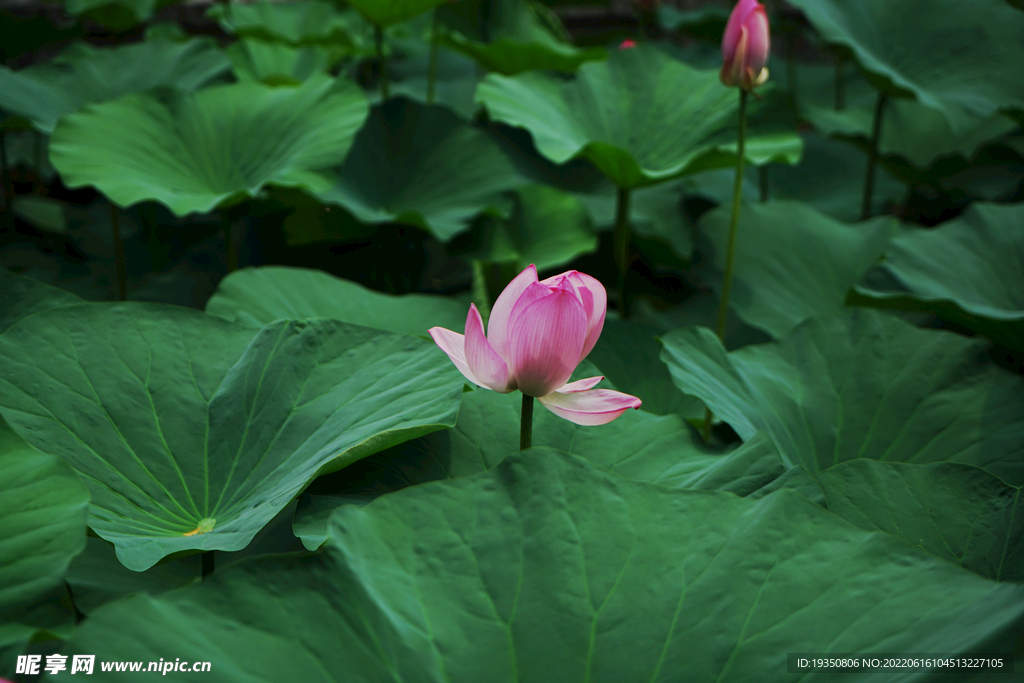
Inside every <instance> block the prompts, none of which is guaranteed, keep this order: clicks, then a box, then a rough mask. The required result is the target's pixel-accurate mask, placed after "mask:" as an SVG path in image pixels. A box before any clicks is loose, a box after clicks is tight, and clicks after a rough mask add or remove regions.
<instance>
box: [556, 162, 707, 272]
mask: <svg viewBox="0 0 1024 683" xmlns="http://www.w3.org/2000/svg"><path fill="white" fill-rule="evenodd" d="M701 175H703V174H701ZM683 182H684V181H674V182H673V181H669V182H665V183H659V184H657V185H651V186H649V187H638V188H636V189H634V190H631V191H630V194H629V227H630V229H631V230H632V231H633V233H634V234H637V235H640V236H641V237H647V238H650V239H654V240H657V241H658V242H660V243H662V244H664V245H665V246H667V247H668V248H669V249H671V250H672V252H673V253H674V254H675V255H676V256H678V257H679V258H680V259H682V260H683V261H684V262H687V261H689V260H690V256H691V255H692V252H693V240H692V239H691V237H690V229H689V227H688V225H687V221H686V218H685V216H684V215H683V209H682V202H683V195H682V188H683ZM617 195H618V193H617V192H616V190H615V186H614V185H612V184H611V183H608V182H604V183H601V185H600V186H598V187H595V188H594V189H593V190H592V191H590V192H585V193H584V192H581V193H579V194H577V195H576V196H577V197H579V198H580V199H581V200H582V201H583V204H584V206H586V207H587V211H588V212H589V213H590V215H591V216H592V217H593V219H594V223H595V224H596V225H597V227H598V228H601V229H606V230H611V229H614V227H615V212H616V210H617V201H618V200H617Z"/></svg>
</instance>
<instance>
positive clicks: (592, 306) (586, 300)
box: [541, 270, 608, 361]
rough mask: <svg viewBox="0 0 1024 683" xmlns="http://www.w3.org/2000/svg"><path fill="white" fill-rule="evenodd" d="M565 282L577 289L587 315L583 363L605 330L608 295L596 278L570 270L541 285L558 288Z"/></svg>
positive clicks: (550, 278)
mask: <svg viewBox="0 0 1024 683" xmlns="http://www.w3.org/2000/svg"><path fill="white" fill-rule="evenodd" d="M564 280H567V281H568V282H569V283H571V284H572V285H573V286H574V287H575V290H576V292H577V293H578V294H579V298H580V303H582V304H583V311H584V313H586V314H587V337H586V341H585V342H584V344H583V354H582V355H581V356H580V360H581V361H582V360H583V359H584V358H586V357H587V355H588V354H589V353H590V352H591V351H592V350H593V348H594V345H595V344H597V339H598V337H600V336H601V330H602V329H604V318H605V314H606V313H607V312H608V293H607V292H606V291H605V288H604V285H602V284H601V283H600V282H599V281H598V280H597V279H596V278H593V277H591V276H589V275H587V274H586V273H581V272H579V271H578V270H570V271H567V272H565V273H560V274H559V275H555V276H553V277H549V278H547V279H546V280H541V284H542V285H549V286H551V287H557V286H560V285H561V284H562V282H563V281H564Z"/></svg>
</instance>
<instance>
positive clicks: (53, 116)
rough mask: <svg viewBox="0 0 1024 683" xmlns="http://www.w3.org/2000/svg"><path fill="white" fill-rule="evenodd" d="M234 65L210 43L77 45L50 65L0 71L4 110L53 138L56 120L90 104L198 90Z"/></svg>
mask: <svg viewBox="0 0 1024 683" xmlns="http://www.w3.org/2000/svg"><path fill="white" fill-rule="evenodd" d="M229 66H230V64H229V62H228V59H227V57H225V55H224V53H223V52H222V51H221V50H219V49H218V48H217V45H216V44H215V43H214V42H213V41H211V40H209V39H195V40H189V41H186V42H181V43H177V42H170V41H163V40H148V41H145V42H142V43H134V44H132V45H125V46H123V47H116V48H107V49H99V48H95V47H92V46H91V45H89V44H87V43H74V44H72V45H71V46H70V47H69V48H68V49H66V50H65V51H64V52H62V53H61V54H60V55H58V56H57V57H56V58H54V59H53V60H52V61H50V62H48V63H46V64H41V65H39V66H32V67H29V68H27V69H23V70H21V71H12V70H11V69H8V68H7V67H5V66H0V108H2V109H3V110H4V111H5V112H6V113H8V114H13V115H15V116H21V117H23V118H25V119H28V120H29V121H30V122H31V123H32V125H33V126H34V127H35V128H36V129H38V130H40V131H42V132H44V133H50V132H52V131H53V129H54V126H56V125H57V119H59V118H60V117H61V116H63V115H65V114H70V113H72V112H76V111H78V110H79V109H81V108H82V107H83V106H84V105H85V104H86V103H89V102H106V101H107V100H113V99H117V98H118V97H121V96H122V95H127V94H129V93H136V92H143V91H146V90H150V89H151V88H156V87H159V86H173V87H177V88H181V89H183V90H196V89H198V88H201V87H202V86H204V85H206V84H207V83H209V82H210V81H211V80H212V79H214V78H216V77H218V76H220V75H222V74H224V73H225V72H226V71H227V70H228V67H229Z"/></svg>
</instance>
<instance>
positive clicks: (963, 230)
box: [848, 203, 1024, 350]
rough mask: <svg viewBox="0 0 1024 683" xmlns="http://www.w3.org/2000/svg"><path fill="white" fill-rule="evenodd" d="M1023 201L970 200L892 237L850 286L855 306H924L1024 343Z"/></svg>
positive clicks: (1005, 339) (1000, 338) (1007, 340)
mask: <svg viewBox="0 0 1024 683" xmlns="http://www.w3.org/2000/svg"><path fill="white" fill-rule="evenodd" d="M1021 226H1024V206H1021V205H1019V204H1018V205H1012V204H1011V205H999V204H983V203H975V204H972V205H971V206H970V207H968V209H967V211H966V212H964V214H963V215H962V216H961V217H960V218H956V219H954V220H951V221H948V222H946V223H943V224H942V225H940V226H939V227H937V228H934V229H931V230H924V229H917V230H911V231H907V232H905V233H903V234H901V235H899V236H897V237H895V238H894V239H893V240H892V241H891V242H890V243H889V245H888V246H887V247H886V250H885V257H884V260H883V261H882V262H881V263H879V264H878V265H876V266H875V267H874V268H872V269H871V270H870V271H869V272H868V273H867V275H866V276H865V277H864V279H863V280H862V281H861V282H860V283H859V284H858V285H857V286H856V287H854V288H853V290H852V291H851V292H850V296H849V298H848V301H849V302H850V303H852V304H856V305H860V306H876V307H879V308H895V309H900V310H909V311H926V312H929V313H934V314H935V315H938V316H940V317H942V318H945V319H946V320H949V321H951V322H955V323H957V324H959V325H963V326H964V327H967V328H969V329H972V330H976V331H977V332H980V333H981V334H984V335H987V336H989V337H991V338H992V339H994V340H996V341H998V342H1000V343H1002V344H1005V345H1006V346H1009V347H1011V348H1014V349H1022V350H1024V280H1022V278H1021V273H1024V235H1022V234H1021Z"/></svg>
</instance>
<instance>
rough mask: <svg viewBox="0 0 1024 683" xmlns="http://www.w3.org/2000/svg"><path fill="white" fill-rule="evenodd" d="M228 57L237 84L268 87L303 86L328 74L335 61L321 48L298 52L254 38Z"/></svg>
mask: <svg viewBox="0 0 1024 683" xmlns="http://www.w3.org/2000/svg"><path fill="white" fill-rule="evenodd" d="M215 6H216V7H221V6H222V5H215ZM227 53H228V56H229V57H230V58H231V63H232V65H233V67H234V72H235V75H236V76H237V77H238V80H240V81H260V82H262V83H266V84H268V85H300V84H302V83H303V82H304V81H306V80H307V79H309V77H310V76H312V75H313V74H314V73H327V71H328V70H329V69H330V68H331V66H332V63H333V62H334V61H335V60H334V59H332V57H331V54H330V51H329V50H328V49H327V48H324V47H321V46H318V45H310V46H303V47H299V48H295V47H291V46H290V45H285V44H283V43H272V42H266V41H262V40H256V39H254V38H243V39H241V40H238V41H236V42H234V43H232V44H231V46H230V47H228V49H227Z"/></svg>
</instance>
